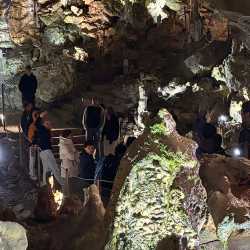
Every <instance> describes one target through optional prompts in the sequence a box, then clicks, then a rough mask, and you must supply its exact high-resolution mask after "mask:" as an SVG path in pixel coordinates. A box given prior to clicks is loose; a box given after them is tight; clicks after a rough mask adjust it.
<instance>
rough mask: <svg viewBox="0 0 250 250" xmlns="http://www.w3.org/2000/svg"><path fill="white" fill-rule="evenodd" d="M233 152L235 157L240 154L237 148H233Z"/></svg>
mask: <svg viewBox="0 0 250 250" xmlns="http://www.w3.org/2000/svg"><path fill="white" fill-rule="evenodd" d="M233 154H234V156H235V157H239V156H240V155H241V150H240V149H239V148H235V149H234V150H233Z"/></svg>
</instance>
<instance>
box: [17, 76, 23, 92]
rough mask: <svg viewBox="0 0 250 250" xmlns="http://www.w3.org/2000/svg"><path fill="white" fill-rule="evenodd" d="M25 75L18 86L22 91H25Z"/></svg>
mask: <svg viewBox="0 0 250 250" xmlns="http://www.w3.org/2000/svg"><path fill="white" fill-rule="evenodd" d="M23 78H24V76H22V77H21V79H20V82H19V85H18V88H19V90H20V91H21V92H23V88H24V79H23Z"/></svg>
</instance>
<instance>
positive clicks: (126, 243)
mask: <svg viewBox="0 0 250 250" xmlns="http://www.w3.org/2000/svg"><path fill="white" fill-rule="evenodd" d="M150 124H151V125H149V126H148V127H147V128H146V129H145V132H144V133H143V134H142V135H141V136H140V137H139V138H138V140H137V141H136V143H134V144H133V145H132V146H131V148H130V150H129V152H128V154H127V155H126V157H125V159H124V160H123V161H122V162H121V164H120V167H119V172H118V174H117V177H116V180H115V184H114V187H113V196H112V198H111V203H110V205H109V207H108V210H107V218H108V219H107V220H108V221H109V222H113V223H111V225H112V226H111V228H110V234H109V242H108V244H107V245H106V248H105V249H107V250H111V249H121V248H123V249H137V248H139V247H140V248H141V249H155V248H156V247H157V245H158V244H159V243H160V241H161V240H163V239H165V238H171V237H177V239H178V240H177V242H178V244H179V239H183V238H187V242H188V245H189V246H191V245H192V246H194V244H195V243H196V241H198V234H199V231H200V230H201V228H202V226H203V224H204V223H205V220H206V219H205V217H206V216H205V215H206V204H205V203H204V202H205V194H204V189H203V187H202V186H201V183H200V181H199V178H198V165H197V161H196V159H195V156H194V154H195V149H196V144H195V143H194V142H193V141H191V140H189V139H186V138H184V137H181V136H180V135H179V134H178V133H177V132H176V129H175V122H174V120H173V118H172V116H171V115H170V114H169V113H168V112H167V111H166V110H161V111H160V112H159V115H158V118H157V119H155V120H154V121H153V122H152V123H150ZM184 176H185V177H184ZM169 249H170V248H169Z"/></svg>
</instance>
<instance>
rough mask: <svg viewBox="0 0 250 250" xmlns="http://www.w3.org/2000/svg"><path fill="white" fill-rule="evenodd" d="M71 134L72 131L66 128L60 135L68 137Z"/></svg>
mask: <svg viewBox="0 0 250 250" xmlns="http://www.w3.org/2000/svg"><path fill="white" fill-rule="evenodd" d="M71 134H72V131H71V130H70V129H66V130H64V131H63V132H62V137H63V138H69V137H70V136H71Z"/></svg>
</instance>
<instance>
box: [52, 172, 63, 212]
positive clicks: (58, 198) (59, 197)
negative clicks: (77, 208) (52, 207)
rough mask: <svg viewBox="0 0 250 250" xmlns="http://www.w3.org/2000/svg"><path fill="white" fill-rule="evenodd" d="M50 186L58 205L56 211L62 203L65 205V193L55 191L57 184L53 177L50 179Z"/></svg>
mask: <svg viewBox="0 0 250 250" xmlns="http://www.w3.org/2000/svg"><path fill="white" fill-rule="evenodd" d="M49 185H50V187H51V190H52V193H53V197H54V201H55V203H56V205H57V208H56V210H59V209H60V208H61V206H62V203H63V193H62V192H60V191H59V190H54V185H55V183H54V176H53V175H51V176H50V177H49Z"/></svg>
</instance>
